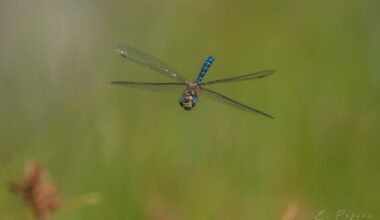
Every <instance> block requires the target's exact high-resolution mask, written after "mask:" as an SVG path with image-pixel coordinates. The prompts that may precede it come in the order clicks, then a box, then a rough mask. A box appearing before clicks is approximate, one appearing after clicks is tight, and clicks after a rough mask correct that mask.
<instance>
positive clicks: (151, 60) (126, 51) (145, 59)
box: [114, 44, 186, 83]
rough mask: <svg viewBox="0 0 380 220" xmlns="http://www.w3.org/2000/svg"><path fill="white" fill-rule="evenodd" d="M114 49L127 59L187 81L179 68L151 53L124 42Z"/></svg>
mask: <svg viewBox="0 0 380 220" xmlns="http://www.w3.org/2000/svg"><path fill="white" fill-rule="evenodd" d="M114 49H115V51H116V52H117V53H118V54H119V55H120V56H122V57H124V58H126V59H129V60H131V61H133V62H135V63H138V64H140V65H143V66H145V67H147V68H149V69H152V70H154V71H156V72H158V73H161V74H163V75H165V76H168V77H170V78H172V79H175V80H177V81H178V82H183V83H184V82H186V80H185V78H184V77H183V76H181V75H180V74H179V73H178V71H177V70H175V69H174V68H172V67H170V66H169V65H167V64H165V63H164V62H162V61H160V60H158V59H157V58H155V57H153V56H151V55H149V54H146V53H144V52H141V51H139V50H137V49H134V48H132V47H128V46H126V45H122V44H116V45H115V46H114Z"/></svg>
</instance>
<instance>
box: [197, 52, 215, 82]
mask: <svg viewBox="0 0 380 220" xmlns="http://www.w3.org/2000/svg"><path fill="white" fill-rule="evenodd" d="M214 60H215V57H214V56H209V57H207V59H206V60H205V62H204V63H203V65H202V68H201V72H200V73H199V75H198V77H197V80H195V83H196V84H199V83H200V82H201V81H202V79H203V77H204V76H205V75H206V73H207V71H208V69H209V68H210V66H211V64H212V62H214Z"/></svg>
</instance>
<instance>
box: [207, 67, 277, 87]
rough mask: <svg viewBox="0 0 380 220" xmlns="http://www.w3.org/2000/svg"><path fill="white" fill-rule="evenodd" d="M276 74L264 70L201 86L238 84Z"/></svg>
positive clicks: (272, 71)
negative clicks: (238, 82)
mask: <svg viewBox="0 0 380 220" xmlns="http://www.w3.org/2000/svg"><path fill="white" fill-rule="evenodd" d="M274 72H275V70H263V71H260V72H255V73H250V74H246V75H241V76H235V77H229V78H225V79H218V80H213V81H208V82H204V83H201V84H200V86H205V85H211V84H216V83H227V82H237V81H243V80H252V79H259V78H263V77H266V76H269V75H271V74H273V73H274Z"/></svg>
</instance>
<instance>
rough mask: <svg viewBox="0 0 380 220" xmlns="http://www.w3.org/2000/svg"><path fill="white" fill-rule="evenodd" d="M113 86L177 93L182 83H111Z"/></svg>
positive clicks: (182, 85) (181, 87) (182, 86)
mask: <svg viewBox="0 0 380 220" xmlns="http://www.w3.org/2000/svg"><path fill="white" fill-rule="evenodd" d="M111 83H112V84H114V85H120V86H126V87H130V88H136V89H144V90H152V91H164V92H166V91H179V90H180V89H183V88H184V86H185V84H184V83H175V82H168V83H155V82H129V81H113V82H111Z"/></svg>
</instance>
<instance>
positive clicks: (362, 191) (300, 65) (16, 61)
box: [0, 0, 380, 219]
mask: <svg viewBox="0 0 380 220" xmlns="http://www.w3.org/2000/svg"><path fill="white" fill-rule="evenodd" d="M378 8H379V3H378V2H376V1H355V0H349V1H338V0H336V1H327V0H323V1H300V0H293V1H275V0H273V1H236V2H232V1H216V0H213V1H199V0H195V1H191V2H189V1H169V0H166V1H152V0H144V1H133V0H132V1H108V2H102V1H70V0H69V1H56V2H47V1H42V0H35V1H31V2H25V1H20V0H16V1H8V0H5V1H1V2H0V103H1V108H0V121H1V125H0V154H2V157H1V162H2V164H1V167H3V166H7V167H9V168H7V169H8V173H10V176H9V175H3V172H4V170H3V169H1V173H2V174H1V175H0V179H1V189H2V190H0V213H1V216H0V217H1V219H25V215H26V214H25V213H23V210H24V209H23V208H22V203H21V201H19V198H17V197H14V196H13V195H10V194H9V193H8V192H7V184H8V182H9V181H10V180H8V178H14V179H20V178H22V169H23V168H22V167H23V164H24V162H25V161H26V160H29V159H36V160H39V161H41V162H42V163H43V164H44V165H45V166H46V167H47V168H48V169H49V172H50V174H51V176H52V179H54V180H55V181H56V182H57V183H58V185H59V186H60V188H61V191H62V194H63V195H62V196H63V197H65V198H66V197H67V198H70V197H75V196H76V195H80V194H83V193H87V192H98V193H100V194H101V195H102V197H103V202H102V204H100V205H98V206H96V207H86V208H83V209H78V210H73V211H72V212H63V213H57V214H56V215H54V216H53V219H159V216H160V215H163V216H176V217H177V216H179V217H178V218H181V219H280V218H281V216H283V214H284V213H285V212H286V208H287V206H288V203H292V202H294V201H296V202H297V203H298V212H299V213H303V214H302V215H303V216H306V217H305V219H306V218H308V219H311V218H313V217H314V216H315V215H316V214H317V213H318V212H319V211H320V210H326V211H327V213H329V214H330V215H331V216H334V213H335V212H336V211H337V210H340V209H345V210H347V211H349V212H351V213H369V214H372V216H373V218H375V217H376V216H378V215H379V214H380V213H379V211H378V204H379V202H380V201H379V196H378V195H379V192H380V191H379V189H378V185H379V183H380V177H379V175H378V172H377V168H378V167H379V165H380V164H379V162H378V155H379V149H378V146H379V144H380V138H379V137H378V135H377V131H379V129H380V121H379V115H378V112H379V110H380V106H379V103H380V102H379V98H380V96H379V92H378V88H379V85H380V75H379V71H380V64H379V62H378V58H379V56H378V51H379V49H380V28H379V25H378V20H379V15H378V13H377V12H378ZM114 43H125V44H128V45H131V46H134V47H136V48H139V49H141V50H142V51H146V52H147V53H150V54H152V55H155V56H157V57H158V58H160V59H162V60H164V61H166V62H167V63H169V64H171V65H173V66H174V67H175V68H176V69H178V70H180V71H181V72H182V73H183V74H184V75H186V76H187V77H188V78H189V79H193V78H195V77H196V74H197V72H198V70H199V68H200V65H201V63H202V61H203V60H204V59H205V58H206V56H208V55H210V54H213V55H215V56H216V58H217V60H216V62H215V64H214V65H213V67H212V68H211V70H210V72H209V73H208V75H207V76H206V79H217V78H222V77H226V76H231V75H236V74H244V73H249V72H252V71H258V70H262V69H267V68H276V69H277V73H276V74H275V75H273V76H271V77H269V78H266V79H261V80H257V81H254V82H253V81H252V82H242V83H239V84H230V85H225V86H224V85H223V86H222V85H219V86H213V88H215V90H218V91H220V92H223V93H224V94H226V95H228V96H231V97H235V98H236V99H238V100H241V101H242V102H244V103H247V104H249V105H252V106H254V107H257V108H259V109H262V110H264V111H265V112H268V113H270V114H272V115H274V116H275V118H276V119H275V120H266V119H265V118H260V117H258V116H256V115H251V114H248V113H245V112H240V111H238V110H234V109H231V108H229V107H226V106H223V105H220V104H219V103H215V102H213V101H209V100H207V98H205V97H201V98H200V103H199V106H198V107H197V108H196V109H194V111H192V112H191V113H189V112H184V111H183V110H182V109H180V107H179V106H178V101H177V100H178V96H179V94H170V93H168V94H166V93H157V94H156V93H151V92H145V91H139V90H130V89H126V88H120V87H113V86H111V85H110V84H109V81H111V80H127V79H129V80H136V81H143V80H149V81H151V80H157V81H165V80H167V79H165V78H164V77H161V76H159V75H158V74H155V73H153V72H152V71H150V70H146V69H144V68H143V67H140V66H138V65H135V64H133V63H131V62H125V60H123V59H121V58H120V57H118V56H117V55H116V54H115V53H114V52H113V51H112V44H114ZM4 155H5V156H4ZM152 206H157V207H159V208H155V207H153V208H152ZM157 210H159V211H157ZM157 213H159V214H157ZM162 213H164V214H162ZM173 218H174V217H173Z"/></svg>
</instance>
